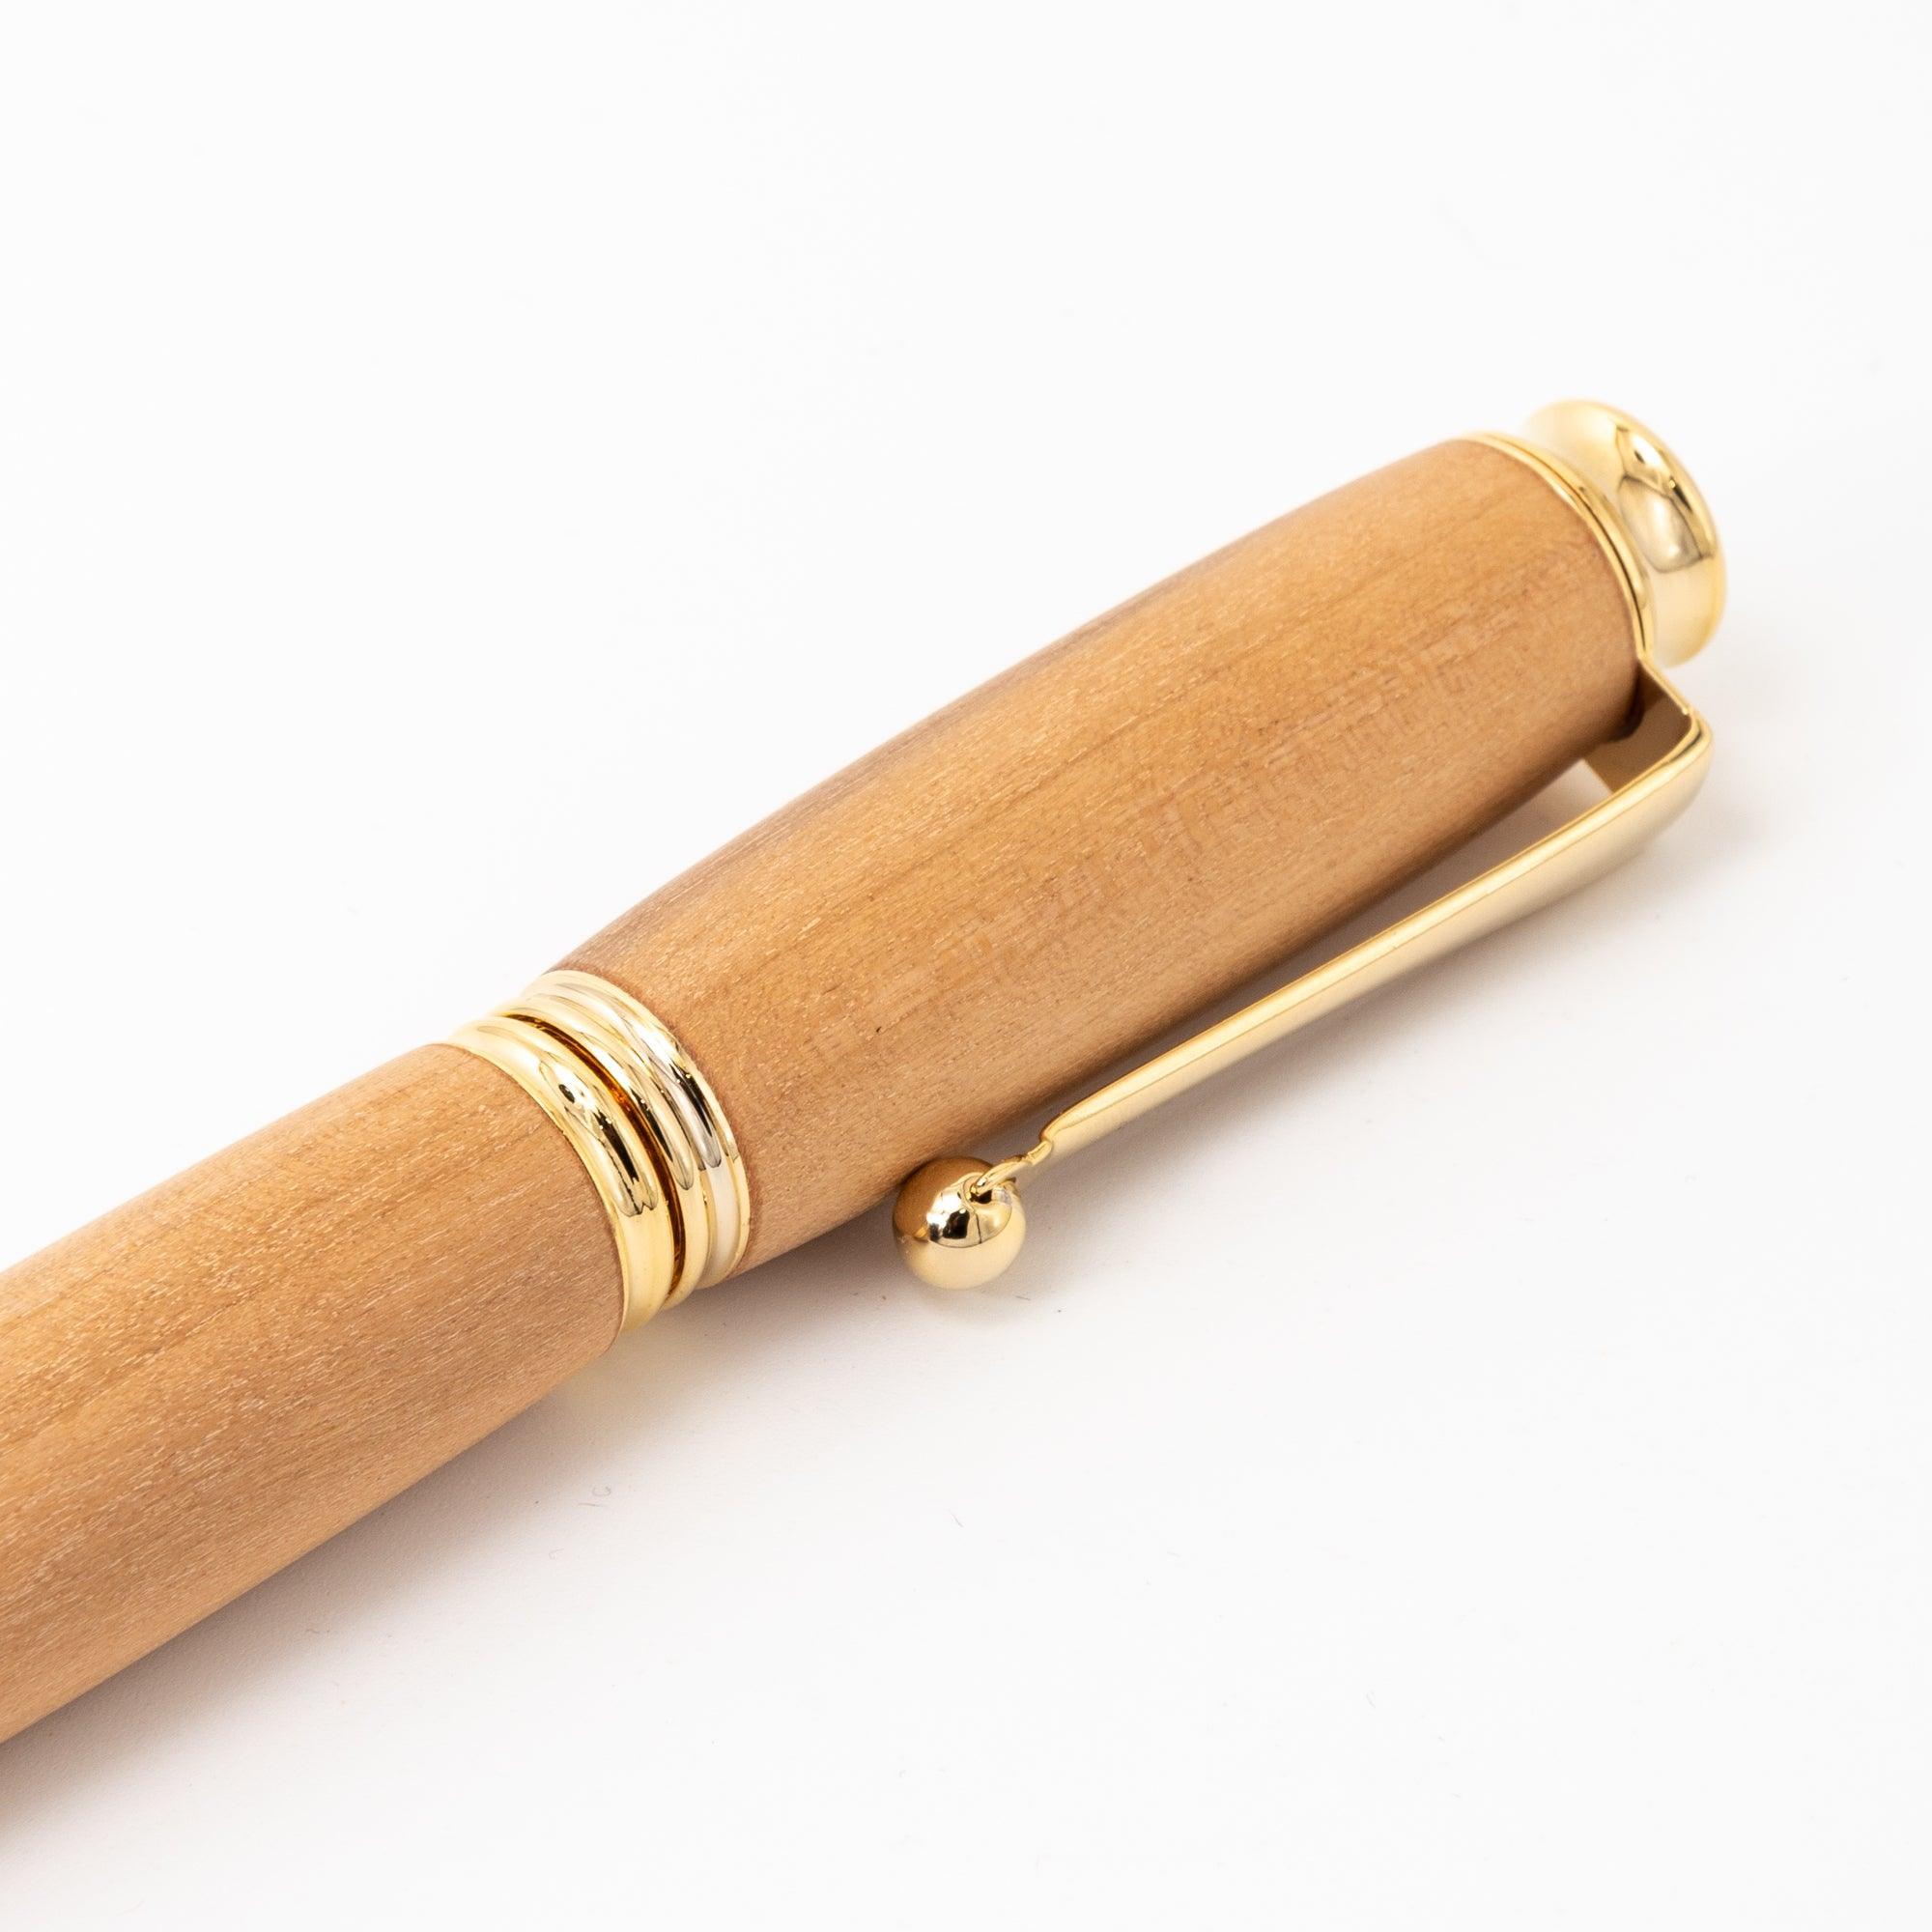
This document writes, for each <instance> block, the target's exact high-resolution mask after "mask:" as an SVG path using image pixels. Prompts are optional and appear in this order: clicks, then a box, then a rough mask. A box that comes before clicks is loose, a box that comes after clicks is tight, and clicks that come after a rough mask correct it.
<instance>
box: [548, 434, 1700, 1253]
mask: <svg viewBox="0 0 1932 1932" xmlns="http://www.w3.org/2000/svg"><path fill="white" fill-rule="evenodd" d="M1546 433H1548V434H1551V435H1552V436H1554V437H1555V439H1556V440H1558V441H1559V442H1560V443H1561V444H1562V445H1563V447H1564V448H1565V449H1567V450H1570V451H1571V452H1573V454H1574V457H1575V459H1576V461H1577V462H1578V463H1584V462H1587V463H1588V464H1589V465H1590V466H1591V467H1592V469H1593V470H1594V471H1595V472H1596V473H1597V474H1598V475H1600V476H1601V477H1602V478H1603V481H1602V483H1601V484H1599V483H1594V482H1593V483H1592V484H1591V485H1590V486H1589V487H1590V488H1591V489H1593V490H1607V491H1609V492H1613V493H1616V495H1617V497H1618V500H1619V501H1633V502H1635V503H1636V504H1637V507H1638V508H1639V509H1644V508H1645V507H1646V506H1645V505H1644V503H1643V500H1642V498H1641V497H1640V496H1634V495H1632V494H1631V493H1634V492H1639V491H1641V490H1642V489H1643V487H1644V485H1643V482H1642V471H1641V466H1640V461H1639V457H1638V452H1637V447H1636V446H1635V445H1634V446H1633V448H1632V452H1631V454H1632V461H1633V463H1636V464H1637V465H1638V467H1637V469H1635V470H1634V472H1633V477H1626V478H1619V477H1617V476H1613V475H1611V474H1610V473H1609V471H1608V469H1607V466H1608V465H1609V464H1610V463H1611V462H1612V461H1614V460H1617V451H1618V447H1619V445H1618V440H1617V437H1616V435H1615V434H1614V433H1613V432H1611V431H1608V430H1605V428H1604V427H1603V425H1602V423H1601V422H1600V421H1599V419H1598V418H1597V417H1596V416H1594V415H1593V414H1592V413H1591V412H1590V410H1588V409H1583V410H1580V411H1577V412H1571V413H1569V414H1565V415H1562V416H1561V417H1560V419H1558V420H1555V421H1554V422H1552V423H1550V424H1548V425H1547V426H1546ZM1642 446H1643V447H1647V446H1648V445H1647V444H1646V445H1642ZM1633 478H1634V480H1633ZM1626 484H1628V490H1626V488H1625V485H1626ZM1660 502H1662V499H1660ZM1662 507H1664V508H1671V507H1672V505H1671V504H1667V503H1666V504H1663V505H1662ZM1636 521H1637V523H1638V526H1639V528H1640V529H1641V530H1642V531H1643V532H1644V533H1645V535H1646V537H1647V540H1648V541H1649V542H1650V544H1651V546H1652V549H1653V550H1655V551H1657V552H1658V553H1659V554H1666V553H1667V544H1668V538H1669V535H1670V526H1669V523H1668V519H1667V518H1666V517H1664V516H1663V515H1662V514H1653V515H1649V516H1648V520H1647V521H1645V520H1644V519H1643V518H1639V519H1637V520H1636ZM1648 567H1649V566H1647V565H1644V564H1641V563H1639V562H1638V561H1637V560H1636V559H1634V558H1633V557H1629V556H1624V557H1619V555H1617V554H1613V553H1612V551H1611V549H1610V548H1609V547H1608V546H1607V545H1606V541H1605V535H1604V533H1603V531H1602V530H1601V529H1600V528H1599V527H1598V525H1597V522H1596V520H1595V519H1594V518H1593V517H1591V516H1589V515H1586V514H1584V513H1583V512H1582V510H1581V509H1579V507H1578V502H1577V497H1576V495H1575V493H1574V491H1572V490H1570V489H1567V488H1565V487H1562V486H1559V484H1558V483H1557V481H1556V480H1555V477H1554V475H1553V472H1552V471H1551V470H1550V469H1549V468H1548V466H1547V465H1546V464H1545V463H1544V462H1542V461H1541V460H1533V459H1532V458H1531V457H1530V456H1529V454H1528V452H1527V451H1526V449H1525V448H1523V447H1520V446H1518V445H1514V444H1510V443H1508V442H1507V441H1503V440H1498V441H1481V440H1459V441H1454V442H1448V443H1443V444H1441V445H1439V446H1437V447H1435V448H1433V449H1430V450H1426V451H1424V452H1423V453H1421V454H1420V455H1417V456H1412V457H1409V458H1407V459H1406V460H1404V461H1402V462H1399V463H1396V464H1393V465H1391V466H1390V467H1389V468H1387V469H1382V470H1378V471H1377V472H1376V473H1375V474H1373V475H1371V476H1367V477H1364V478H1362V479H1361V480H1360V481H1357V482H1354V483H1350V484H1349V485H1347V486H1346V487H1345V488H1343V489H1341V490H1338V491H1336V492H1334V493H1333V494H1331V495H1329V496H1327V497H1322V498H1321V499H1320V500H1319V501H1317V502H1314V503H1311V504H1309V505H1307V506H1306V507H1305V508H1302V509H1300V510H1296V511H1294V512H1293V513H1292V514H1291V515H1289V516H1286V517H1283V518H1281V519H1280V520H1278V521H1277V522H1275V523H1272V524H1269V525H1267V526H1264V527H1263V528H1262V529H1259V530H1256V531H1254V532H1253V533H1252V534H1250V535H1248V536H1245V537H1243V538H1241V539H1239V540H1238V541H1237V542H1235V543H1233V544H1231V545H1229V546H1228V547H1227V548H1226V549H1225V550H1222V551H1220V552H1218V553H1217V554H1214V555H1212V556H1209V557H1208V558H1206V559H1204V560H1203V561H1201V562H1199V563H1197V564H1194V565H1193V566H1191V567H1190V568H1188V569H1186V570H1183V571H1181V572H1180V573H1179V575H1178V576H1175V577H1173V578H1170V579H1168V580H1167V581H1166V582H1163V583H1160V584H1158V585H1156V586H1155V587H1153V588H1152V589H1151V590H1148V591H1145V592H1143V593H1142V594H1141V595H1139V596H1137V597H1135V598H1133V599H1131V600H1130V601H1129V602H1127V603H1125V604H1123V605H1122V606H1121V607H1120V608H1119V609H1118V610H1116V611H1112V612H1110V613H1109V614H1107V615H1106V616H1103V617H1101V618H1099V619H1097V620H1096V621H1094V623H1091V624H1089V625H1087V626H1086V627H1085V628H1083V629H1082V630H1080V631H1077V632H1075V633H1074V634H1073V635H1072V636H1071V637H1069V638H1067V639H1064V640H1062V641H1061V642H1060V643H1058V644H1055V645H1053V646H1051V647H1050V648H1048V649H1046V650H1044V651H1041V652H1039V653H1038V654H1037V655H1036V656H1034V657H1032V658H1029V659H1027V660H1025V661H1024V662H1023V663H1021V664H1019V665H1017V666H1015V667H1014V668H1012V669H1010V670H1009V671H1007V672H1005V673H1003V674H1002V675H1000V676H998V677H995V678H994V679H992V680H991V681H990V682H988V683H986V684H983V685H981V686H980V688H979V689H978V690H976V691H973V692H971V693H968V694H967V695H966V696H962V697H961V698H960V699H958V700H957V701H956V702H954V703H952V704H950V705H948V706H946V707H945V708H944V709H943V710H941V711H940V712H938V713H936V714H935V715H934V716H932V717H931V718H928V719H926V720H925V721H924V722H923V723H922V724H919V725H914V726H913V727H912V728H911V729H910V730H908V731H906V732H905V733H903V734H902V735H901V736H900V737H898V738H896V739H895V740H894V741H893V742H892V743H890V744H889V745H886V746H885V747H883V748H882V749H880V750H879V751H877V752H875V753H872V754H871V755H870V756H869V757H867V758H865V759H862V760H861V761H860V762H859V763H858V764H856V765H854V766H853V767H851V768H850V769H848V770H846V771H845V772H842V773H840V774H839V775H838V777H836V778H833V779H831V780H829V781H827V782H825V783H824V784H822V785H820V786H819V787H818V788H817V789H816V790H814V791H812V792H810V793H808V794H807V795H806V796H805V797H803V798H801V799H800V800H798V801H797V802H796V803H794V804H793V805H791V806H789V807H787V808H786V809H785V810H782V811H781V812H779V813H778V814H776V815H775V816H774V817H772V818H770V819H768V820H767V821H766V822H765V823H764V824H762V825H760V826H758V827H756V828H755V829H753V831H751V832H749V833H747V834H746V835H745V836H744V837H742V838H739V839H737V840H735V841H734V842H733V843H732V844H730V845H728V846H726V847H725V849H724V850H723V851H721V852H720V853H718V854H717V855H715V856H714V857H713V858H711V859H709V860H707V861H705V862H704V863H703V864H701V865H699V866H698V867H696V868H694V869H693V870H692V871H690V872H688V873H687V874H685V875H684V876H683V877H682V878H680V879H678V880H676V881H674V882H673V883H672V884H670V885H669V886H668V887H666V888H665V889H664V890H662V891H661V892H659V893H657V894H656V895H653V896H652V897H651V898H649V899H646V900H645V901H644V902H643V903H642V904H641V905H640V906H639V907H638V908H636V909H635V910H634V911H632V912H630V913H628V914H626V915H625V916H624V917H623V918H622V919H620V920H618V921H617V922H616V923H614V924H612V925H611V926H610V927H608V928H607V929H606V930H605V931H604V932H602V933H600V934H599V935H598V936H597V937H596V938H594V939H593V940H591V941H590V942H589V943H588V944H587V945H585V946H583V947H582V948H581V949H579V951H578V952H575V953H574V954H572V955H571V957H570V959H569V960H568V962H567V964H568V965H569V966H570V967H571V968H573V969H578V970H582V971H584V972H587V973H590V974H594V975H598V976H601V977H602V978H604V979H606V980H612V981H614V982H616V983H617V984H618V985H620V986H622V987H624V988H627V989H628V990H629V991H631V992H632V993H635V994H636V995H637V996H638V997H639V999H641V1000H642V1001H643V1002H644V1003H645V1004H647V1005H648V1006H649V1007H650V1008H651V1009H653V1010H654V1011H655V1012H657V1013H658V1014H660V1015H661V1016H662V1017H663V1019H664V1020H665V1022H666V1023H667V1024H668V1026H669V1028H670V1029H671V1030H672V1031H673V1032H674V1033H675V1034H676V1035H677V1037H679V1038H680V1039H681V1040H682V1041H683V1043H684V1046H685V1047H686V1049H687V1050H688V1051H689V1052H690V1054H691V1055H692V1057H693V1058H694V1060H695V1061H696V1063H697V1064H698V1065H701V1066H702V1067H703V1068H704V1070H705V1073H706V1076H707V1078H708V1079H709V1081H710V1082H711V1084H712V1087H713V1089H714V1090H715V1092H716V1094H717V1096H718V1099H719V1101H720V1103H721V1104H722V1107H723V1109H724V1112H725V1115H726V1116H727V1117H728V1119H729V1120H730V1122H731V1123H732V1125H733V1127H734V1129H735V1131H736V1134H737V1137H738V1145H739V1147H740V1149H741V1151H742V1153H743V1157H744V1162H745V1168H746V1172H747V1175H748V1177H749V1182H750V1190H751V1198H752V1210H751V1240H750V1246H749V1250H748V1256H747V1259H748V1260H749V1261H753V1262H755V1261H757V1260H761V1259H764V1258H766V1257H769V1256H771V1255H773V1254H776V1253H779V1252H781V1251H782V1250H783V1249H784V1248H787V1247H789V1246H791V1245H792V1244H793V1243H795V1242H797V1241H799V1240H803V1239H805V1238H807V1237H808V1236H811V1235H814V1234H817V1233H819V1232H820V1231H822V1230H823V1229H825V1228H828V1227H830V1226H832V1225H834V1224H835V1223H837V1222H838V1221H841V1220H843V1219H845V1218H846V1217H847V1216H849V1215H851V1214H852V1213H854V1212H856V1211H858V1210H859V1209H860V1208H864V1207H866V1206H867V1204H868V1203H870V1202H872V1201H875V1200H877V1199H879V1198H881V1197H882V1196H884V1195H886V1194H889V1193H890V1192H891V1191H892V1190H893V1189H894V1188H895V1186H896V1185H897V1183H898V1181H899V1179H900V1178H901V1177H902V1176H903V1175H904V1174H905V1173H906V1172H907V1171H908V1169H909V1168H910V1167H911V1166H913V1165H914V1164H916V1163H917V1162H918V1161H919V1160H921V1159H923V1158H924V1157H926V1156H927V1155H929V1154H930V1153H931V1152H932V1151H935V1150H943V1149H949V1148H963V1149H972V1148H975V1147H977V1146H979V1145H980V1142H981V1141H983V1140H984V1139H985V1138H986V1137H987V1136H988V1135H990V1134H992V1133H993V1132H994V1131H996V1130H997V1129H999V1128H1000V1127H1002V1126H1004V1125H1006V1124H1007V1123H1009V1122H1012V1121H1014V1120H1015V1119H1016V1118H1017V1117H1019V1116H1020V1115H1022V1114H1024V1113H1027V1112H1030V1111H1032V1110H1036V1109H1037V1108H1038V1107H1040V1106H1041V1105H1042V1103H1043V1102H1045V1101H1046V1100H1048V1099H1049V1098H1051V1097H1052V1096H1054V1095H1055V1094H1063V1093H1065V1092H1066V1090H1068V1089H1069V1088H1070V1087H1072V1086H1074V1085H1075V1084H1076V1083H1080V1082H1083V1081H1087V1080H1090V1079H1091V1078H1092V1077H1093V1076H1094V1073H1095V1072H1096V1071H1098V1070H1099V1069H1100V1068H1102V1067H1105V1066H1106V1065H1109V1064H1110V1063H1112V1062H1115V1061H1117V1060H1118V1059H1120V1058H1121V1057H1122V1056H1123V1055H1125V1054H1127V1053H1129V1052H1131V1051H1132V1050H1133V1049H1134V1048H1135V1047H1137V1046H1138V1045H1140V1044H1141V1043H1142V1042H1144V1041H1146V1040H1147V1039H1149V1038H1150V1037H1152V1036H1154V1035H1157V1034H1159V1033H1161V1032H1162V1031H1163V1030H1165V1029H1166V1028H1169V1027H1171V1026H1173V1025H1174V1024H1176V1023H1177V1022H1179V1020H1181V1019H1183V1018H1184V1017H1186V1016H1187V1015H1188V1014H1190V1013H1192V1012H1194V1011H1196V1010H1197V1009H1199V1008H1201V1007H1202V1006H1203V1005H1205V1004H1206V1003H1208V1002H1209V1001H1211V1000H1214V999H1216V998H1218V997H1219V996H1221V995H1223V994H1225V993H1227V992H1228V991H1229V990H1231V989H1232V988H1234V987H1236V986H1237V985H1239V984H1240V983H1241V982H1242V981H1244V980H1247V979H1248V978H1250V977H1251V976H1252V975H1254V974H1256V973H1258V972H1259V971H1261V970H1262V969H1263V968H1264V967H1265V966H1266V965H1268V964H1269V963H1270V962H1272V961H1275V960H1279V959H1280V958H1282V957H1283V956H1285V955H1286V954H1287V953H1289V952H1293V950H1294V949H1295V948H1296V947H1298V946H1300V945H1302V944H1303V943H1305V942H1307V941H1309V940H1311V939H1313V938H1315V937H1317V936H1318V935H1319V934H1320V933H1321V931H1323V930H1324V929H1325V928H1327V927H1329V926H1332V925H1334V924H1335V923H1338V922H1340V921H1342V920H1344V919H1346V918H1348V917H1349V916H1350V915H1351V914H1352V913H1354V912H1355V911H1357V910H1358V909H1360V908H1361V907H1363V906H1365V905H1366V904H1368V903H1370V902H1371V901H1373V900H1374V899H1376V898H1377V897H1378V896H1379V895H1382V894H1384V893H1386V892H1387V891H1389V890H1390V889H1391V888H1392V887H1394V886H1396V885H1397V884H1399V883H1400V882H1401V881H1402V880H1403V879H1405V878H1406V877H1407V876H1409V875H1410V874H1412V873H1414V872H1416V871H1417V870H1419V869H1420V868H1422V867H1426V866H1427V865H1429V864H1430V863H1431V862H1432V861H1434V860H1435V859H1436V858H1438V857H1439V856H1441V855H1442V854H1443V853H1444V852H1446V851H1448V850H1449V849H1451V848H1452V847H1454V846H1455V845H1457V844H1459V843H1460V842H1462V841H1463V840H1464V839H1466V838H1469V837H1470V836H1471V835H1472V834H1474V833H1475V832H1477V831H1479V830H1481V829H1482V828H1483V827H1485V826H1487V825H1489V824H1491V823H1492V822H1493V821H1494V820H1495V819H1497V818H1499V817H1500V816H1502V815H1503V814H1504V813H1505V812H1507V811H1508V810H1510V809H1511V808H1512V807H1514V806H1515V805H1516V804H1517V803H1519V802H1520V800H1521V799H1523V798H1525V797H1526V796H1528V795H1529V794H1530V793H1531V792H1533V791H1535V790H1536V789H1538V788H1539V787H1540V786H1541V785H1542V784H1544V783H1545V782H1546V781H1548V779H1550V778H1551V777H1552V776H1554V775H1555V774H1556V773H1557V772H1558V771H1560V770H1561V769H1562V768H1563V767H1565V766H1566V765H1568V764H1569V763H1571V762H1572V761H1573V760H1574V759H1576V758H1577V757H1578V756H1579V755H1580V754H1581V753H1583V752H1584V751H1586V750H1587V749H1589V748H1590V747H1592V746H1593V745H1596V744H1598V743H1600V742H1601V741H1602V740H1603V739H1604V738H1605V736H1606V735H1609V734H1610V733H1612V732H1613V731H1614V730H1615V729H1616V727H1617V725H1618V723H1619V720H1620V719H1622V718H1623V717H1624V716H1625V715H1626V713H1627V712H1628V710H1629V708H1630V706H1631V704H1632V701H1633V696H1634V680H1635V671H1636V645H1637V639H1638V636H1639V634H1640V627H1639V617H1640V615H1643V611H1649V612H1650V613H1651V614H1653V615H1655V614H1662V615H1663V616H1664V617H1665V618H1666V619H1667V622H1668V624H1669V627H1670V632H1671V637H1672V639H1673V641H1675V642H1676V643H1678V644H1680V645H1683V644H1688V643H1689V642H1690V641H1691V634H1692V633H1693V632H1694V631H1695V629H1696V628H1697V627H1698V625H1699V624H1700V623H1701V622H1703V621H1705V619H1706V618H1708V616H1709V615H1710V614H1712V613H1713V612H1714V610H1715V600H1716V594H1717V593H1716V592H1715V591H1714V590H1713V589H1712V587H1711V584H1710V580H1709V578H1708V577H1705V578H1702V579H1699V580H1698V582H1701V584H1702V586H1703V604H1702V606H1701V607H1700V606H1698V605H1697V603H1696V601H1695V599H1694V598H1693V597H1692V596H1690V595H1689V594H1680V593H1679V592H1677V591H1676V590H1674V589H1673V591H1672V592H1671V593H1670V594H1669V595H1668V596H1666V597H1662V598H1660V597H1659V596H1658V595H1657V594H1656V593H1655V592H1652V591H1650V590H1649V589H1648V588H1647V587H1646V582H1647V581H1646V580H1643V579H1641V578H1638V579H1637V580H1636V581H1635V582H1633V572H1636V571H1639V570H1642V569H1645V568H1648ZM1693 576H1694V573H1693ZM1646 597H1648V599H1649V602H1648V604H1645V603H1644V599H1645V598H1646ZM1639 605H1642V606H1643V611H1640V610H1639V608H1638V607H1639ZM1700 609H1701V611H1702V612H1703V614H1702V615H1701V616H1700V614H1699V612H1700ZM1648 620H1649V619H1648V617H1646V618H1645V621H1648ZM822 621H823V622H825V623H827V624H836V621H837V618H836V613H824V615H823V618H822ZM915 627H916V620H915Z"/></svg>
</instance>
